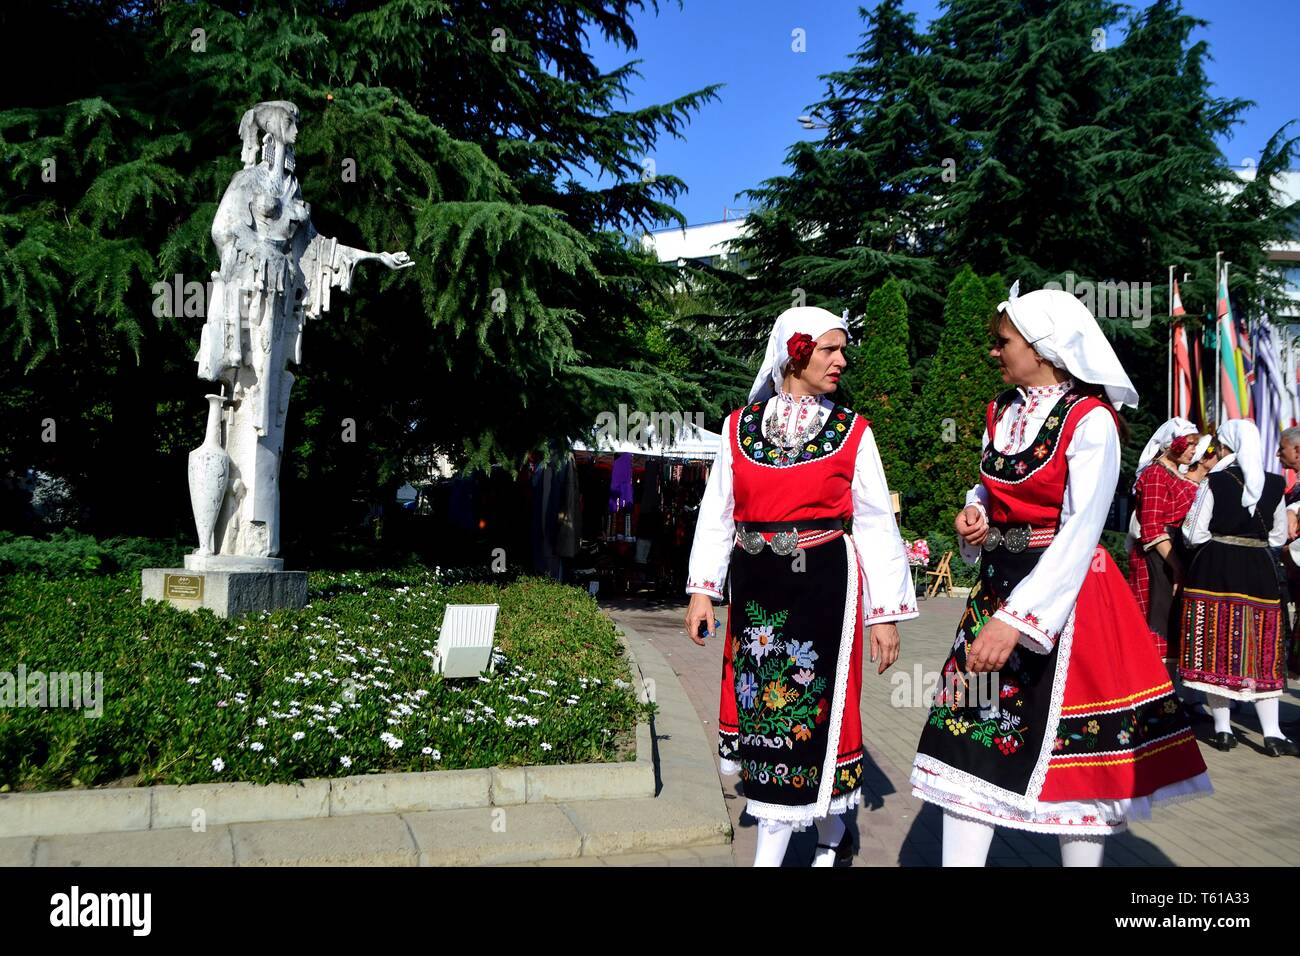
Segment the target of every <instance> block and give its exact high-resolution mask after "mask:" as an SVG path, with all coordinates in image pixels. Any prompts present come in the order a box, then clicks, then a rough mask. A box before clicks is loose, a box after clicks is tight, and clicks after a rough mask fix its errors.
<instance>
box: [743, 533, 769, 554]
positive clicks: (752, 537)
mask: <svg viewBox="0 0 1300 956" xmlns="http://www.w3.org/2000/svg"><path fill="white" fill-rule="evenodd" d="M764 543H765V542H764V541H763V536H762V535H761V534H759V533H758V532H757V531H742V532H741V533H740V546H741V547H742V548H744V549H745V550H746V551H748V552H749V553H750V554H759V553H760V552H762V550H763V545H764Z"/></svg>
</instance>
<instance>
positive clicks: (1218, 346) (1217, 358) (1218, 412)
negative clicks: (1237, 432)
mask: <svg viewBox="0 0 1300 956" xmlns="http://www.w3.org/2000/svg"><path fill="white" fill-rule="evenodd" d="M1222 256H1223V251H1222V250H1220V251H1218V252H1216V253H1215V254H1214V299H1213V301H1214V427H1215V429H1216V430H1217V429H1218V427H1219V426H1220V425H1222V424H1223V409H1221V408H1220V407H1219V380H1220V379H1221V378H1222V377H1223V369H1222V365H1223V345H1222V343H1220V342H1219V334H1220V333H1219V259H1220V258H1221V257H1222Z"/></svg>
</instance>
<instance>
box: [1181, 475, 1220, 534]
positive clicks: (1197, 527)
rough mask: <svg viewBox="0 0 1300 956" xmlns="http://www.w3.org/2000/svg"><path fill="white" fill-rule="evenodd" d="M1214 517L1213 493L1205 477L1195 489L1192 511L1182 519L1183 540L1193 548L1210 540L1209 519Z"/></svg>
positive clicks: (1207, 477)
mask: <svg viewBox="0 0 1300 956" xmlns="http://www.w3.org/2000/svg"><path fill="white" fill-rule="evenodd" d="M1213 515H1214V492H1212V491H1211V490H1210V479H1209V476H1206V477H1205V478H1204V479H1202V481H1201V484H1200V486H1199V487H1198V488H1197V489H1196V497H1195V498H1194V499H1193V500H1192V510H1191V511H1189V512H1187V517H1186V518H1184V519H1183V540H1184V541H1186V542H1187V543H1188V544H1189V545H1192V546H1193V547H1195V546H1196V545H1198V544H1205V542H1207V541H1209V540H1210V518H1211V517H1212V516H1213Z"/></svg>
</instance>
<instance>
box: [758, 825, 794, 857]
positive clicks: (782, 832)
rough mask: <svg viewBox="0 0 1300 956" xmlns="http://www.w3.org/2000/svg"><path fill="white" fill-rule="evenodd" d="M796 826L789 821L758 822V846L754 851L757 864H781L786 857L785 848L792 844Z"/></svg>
mask: <svg viewBox="0 0 1300 956" xmlns="http://www.w3.org/2000/svg"><path fill="white" fill-rule="evenodd" d="M793 832H794V828H793V827H792V826H791V825H790V824H788V823H769V822H767V821H766V820H760V821H759V822H758V848H757V849H755V851H754V865H755V866H780V865H781V861H782V860H784V859H785V848H786V847H788V846H789V845H790V834H791V833H793Z"/></svg>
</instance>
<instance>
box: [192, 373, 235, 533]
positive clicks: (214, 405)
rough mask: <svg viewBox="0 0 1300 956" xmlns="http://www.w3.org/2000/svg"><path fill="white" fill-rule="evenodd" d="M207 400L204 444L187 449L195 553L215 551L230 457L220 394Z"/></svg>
mask: <svg viewBox="0 0 1300 956" xmlns="http://www.w3.org/2000/svg"><path fill="white" fill-rule="evenodd" d="M204 398H206V399H207V400H208V428H207V433H206V434H205V435H204V436H203V444H202V445H200V446H199V447H198V448H196V449H194V450H193V451H192V452H190V506H191V507H192V508H193V509H194V527H195V529H196V530H197V531H198V533H199V547H198V551H197V553H198V554H212V553H214V552H215V551H216V547H215V545H214V541H213V536H214V534H215V532H216V527H217V515H218V514H219V513H220V512H221V502H222V499H224V498H225V496H226V483H227V482H228V481H229V480H230V456H229V455H227V454H226V450H225V449H224V448H222V447H221V404H222V398H221V396H220V395H205V396H204Z"/></svg>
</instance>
